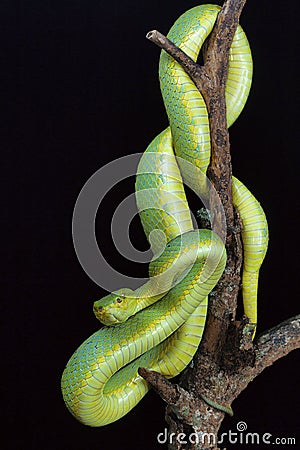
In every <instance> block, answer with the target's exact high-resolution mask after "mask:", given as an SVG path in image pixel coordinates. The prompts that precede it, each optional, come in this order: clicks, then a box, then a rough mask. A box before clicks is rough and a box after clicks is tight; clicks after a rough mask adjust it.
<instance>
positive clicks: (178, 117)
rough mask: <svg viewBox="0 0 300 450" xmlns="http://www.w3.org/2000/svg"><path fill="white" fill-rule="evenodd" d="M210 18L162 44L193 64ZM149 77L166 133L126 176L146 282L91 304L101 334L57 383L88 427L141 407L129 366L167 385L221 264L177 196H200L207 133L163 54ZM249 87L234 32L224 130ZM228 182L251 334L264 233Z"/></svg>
mask: <svg viewBox="0 0 300 450" xmlns="http://www.w3.org/2000/svg"><path fill="white" fill-rule="evenodd" d="M219 10H220V7H218V6H216V5H201V6H197V7H195V8H192V9H191V10H189V11H187V12H186V13H184V14H183V15H182V16H181V17H180V18H179V19H178V20H177V21H176V22H175V24H174V25H173V27H172V28H171V30H170V32H169V34H168V38H169V39H171V40H172V41H173V42H174V43H175V44H176V45H177V46H179V47H180V48H181V49H182V50H183V51H185V52H186V53H187V54H188V55H189V56H190V57H191V58H193V60H196V59H197V57H198V54H199V52H200V49H201V47H202V45H203V43H204V41H205V39H206V38H207V36H208V35H209V34H210V32H211V30H212V28H213V26H214V23H215V20H216V17H217V14H218V12H219ZM159 78H160V84H161V91H162V96H163V99H164V103H165V107H166V110H167V115H168V118H169V123H170V126H169V127H168V128H167V129H166V130H164V131H163V132H162V133H160V134H159V135H158V136H157V137H156V138H155V139H154V140H153V142H151V144H150V145H149V146H148V148H147V149H146V151H145V152H144V154H143V156H142V158H141V161H140V164H139V167H138V171H137V177H136V201H137V205H138V208H139V213H140V217H141V222H142V225H143V228H144V231H145V234H146V236H147V238H148V240H149V242H151V246H152V249H153V251H154V255H155V256H154V258H153V260H152V261H151V263H150V265H149V281H148V282H146V283H145V284H144V285H143V286H141V287H139V288H138V289H136V290H135V291H132V290H131V289H129V288H124V289H120V290H118V291H116V292H113V293H111V294H109V295H107V296H106V297H104V298H102V299H100V300H98V301H96V302H95V303H94V313H95V315H96V317H97V318H98V319H99V320H100V321H101V322H102V323H103V324H104V325H105V326H103V327H102V328H100V329H99V330H98V331H96V332H95V333H94V334H93V335H92V336H90V337H89V338H88V339H87V340H86V341H85V342H83V344H82V345H80V347H79V348H78V349H77V350H76V351H75V353H74V354H73V356H72V357H71V358H70V360H69V362H68V364H67V366H66V368H65V370H64V372H63V375H62V382H61V384H62V392H63V397H64V401H65V403H66V405H67V408H68V409H69V411H70V412H71V413H72V414H73V415H74V416H75V417H76V418H77V419H78V420H79V421H81V422H82V423H84V424H86V425H90V426H103V425H106V424H109V423H111V422H114V421H116V420H118V419H119V418H121V417H122V416H124V415H125V414H127V413H128V412H129V411H130V410H131V409H132V408H133V407H134V406H135V405H136V404H137V403H138V402H139V401H140V400H141V399H142V397H143V396H144V395H145V394H146V392H147V391H148V390H149V385H148V383H147V382H146V381H145V380H144V379H143V378H142V377H141V376H140V375H139V374H138V368H139V367H146V368H148V369H152V370H156V371H158V372H160V373H161V374H163V375H165V376H166V377H168V378H171V377H174V376H175V375H177V374H178V373H180V372H181V371H182V370H183V369H184V368H185V367H186V366H187V365H188V364H189V363H190V361H191V360H192V358H193V356H194V354H195V352H196V350H197V347H198V345H199V343H200V341H201V337H202V334H203V329H204V325H205V318H206V310H207V298H208V294H209V293H210V292H211V291H212V289H213V288H214V286H215V285H216V283H217V282H218V280H219V278H220V277H221V275H222V273H223V271H224V268H225V265H226V251H225V247H224V243H223V242H222V240H221V239H220V237H218V236H217V235H216V234H215V233H214V232H213V231H210V230H203V229H201V230H199V229H194V227H193V223H192V219H191V214H190V211H189V207H188V203H187V199H186V195H185V191H184V187H183V181H185V182H186V183H188V185H190V186H191V187H192V188H195V190H196V191H197V192H199V189H200V191H201V190H202V191H203V192H204V191H205V189H206V187H205V183H204V182H203V179H204V178H205V177H204V175H205V173H206V170H207V167H208V164H209V161H210V132H209V122H208V115H207V110H206V106H205V103H204V100H203V98H202V96H201V94H200V93H199V91H198V90H197V88H196V87H195V85H194V84H193V82H192V81H191V79H190V78H189V76H188V75H187V74H186V73H185V71H184V70H183V69H182V67H181V66H180V65H179V64H178V63H177V62H176V61H174V60H173V59H172V58H171V57H170V56H169V55H168V54H167V53H166V52H165V51H162V52H161V57H160V65H159ZM251 79H252V58H251V51H250V48H249V44H248V41H247V38H246V36H245V34H244V32H243V30H242V28H241V27H240V26H239V27H238V29H237V31H236V33H235V36H234V40H233V43H232V46H231V49H230V59H229V72H228V79H227V84H226V106H227V121H228V126H230V125H231V124H232V123H233V122H234V121H235V119H236V118H237V117H238V115H239V114H240V112H241V110H242V109H243V106H244V104H245V102H246V99H247V96H248V93H249V89H250V85H251ZM174 152H175V153H174ZM175 154H176V156H177V157H179V159H178V160H177V159H176V157H175ZM180 158H181V159H180ZM180 161H186V162H188V163H189V164H188V165H187V166H186V165H185V164H181V163H180ZM190 164H192V165H193V166H194V167H196V168H197V169H198V171H196V172H194V175H193V176H191V172H190V171H188V170H187V169H186V167H188V166H189V165H190ZM195 174H196V175H195ZM232 182H233V202H234V206H235V207H236V209H237V210H238V212H239V215H240V218H241V221H242V224H243V230H242V240H243V251H244V261H243V274H242V286H243V288H242V289H243V291H242V292H243V304H244V311H245V314H246V315H247V316H248V317H249V320H250V323H251V324H252V325H253V327H255V325H256V323H257V312H256V309H257V283H258V273H259V269H260V266H261V264H262V262H263V259H264V256H265V253H266V250H267V245H268V227H267V221H266V218H265V214H264V212H263V210H262V208H261V206H260V204H259V203H258V201H257V200H256V199H255V198H254V197H253V195H252V194H251V193H250V192H249V190H248V189H247V188H246V187H245V186H244V185H243V184H242V183H241V182H240V181H238V180H237V179H236V178H234V177H233V178H232ZM153 230H156V231H157V230H159V232H161V233H163V234H164V236H165V239H166V243H167V244H166V245H165V246H164V245H163V246H162V245H161V242H162V239H161V234H160V233H157V232H156V233H153Z"/></svg>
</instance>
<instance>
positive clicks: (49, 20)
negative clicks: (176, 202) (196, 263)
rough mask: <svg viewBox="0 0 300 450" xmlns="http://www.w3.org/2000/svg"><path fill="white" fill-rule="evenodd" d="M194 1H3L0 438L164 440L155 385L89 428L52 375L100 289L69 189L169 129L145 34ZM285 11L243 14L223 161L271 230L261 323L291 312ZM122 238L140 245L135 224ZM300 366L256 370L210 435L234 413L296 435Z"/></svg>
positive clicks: (75, 448) (295, 207) (294, 229)
mask: <svg viewBox="0 0 300 450" xmlns="http://www.w3.org/2000/svg"><path fill="white" fill-rule="evenodd" d="M220 3H221V2H219V4H220ZM196 4H197V2H194V1H184V2H183V1H182V2H179V1H176V2H174V1H170V0H166V1H164V2H162V1H157V0H152V1H151V2H150V1H144V2H139V1H137V0H134V1H129V0H123V1H120V0H111V1H109V2H103V1H101V0H98V1H94V0H88V1H78V0H73V1H67V0H60V1H53V0H51V1H50V0H43V1H30V0H28V1H26V2H22V1H19V2H13V1H2V2H1V7H0V17H1V27H0V29H1V43H2V46H3V51H2V56H4V63H3V64H1V66H2V68H1V70H2V75H3V74H4V75H5V78H4V82H2V83H1V88H0V89H1V99H2V100H1V103H2V105H3V106H4V117H3V120H2V125H5V126H4V130H3V131H2V133H1V134H2V137H3V138H4V139H3V143H2V145H1V155H2V157H1V160H2V162H3V164H2V176H1V178H2V182H3V188H2V193H3V194H4V202H3V207H2V219H1V222H2V224H3V225H4V227H5V229H4V232H3V234H2V236H3V243H4V252H3V255H4V256H3V258H2V260H3V271H2V274H3V277H1V278H2V282H1V285H2V286H1V290H2V295H1V297H2V300H1V319H2V322H3V325H2V329H3V331H4V337H3V339H2V342H3V344H4V346H3V347H4V348H3V350H2V358H1V359H2V360H3V361H4V357H5V363H3V368H2V373H3V381H2V383H1V388H2V390H3V392H2V394H1V410H2V414H3V420H5V421H6V423H7V426H6V430H7V431H8V441H7V443H6V444H5V447H4V446H3V445H1V447H2V448H6V449H23V448H26V449H27V448H28V449H34V450H35V449H51V450H52V449H72V450H84V449H87V448H101V449H102V448H103V449H106V448H107V449H108V448H109V449H111V450H115V449H131V450H135V449H141V448H145V449H159V448H164V447H163V446H162V445H159V444H157V442H156V435H157V433H158V432H161V431H163V429H164V427H165V423H164V405H163V404H162V401H161V400H160V399H159V398H158V397H157V396H156V395H155V394H154V393H153V392H150V393H149V394H148V395H147V396H146V397H145V399H144V400H143V401H142V402H140V404H139V405H138V406H137V407H136V408H135V409H134V410H133V411H132V412H131V413H130V414H128V415H127V416H126V417H125V418H123V419H122V420H120V421H118V422H117V423H114V424H111V425H109V426H107V427H104V428H99V429H97V428H96V429H93V428H89V427H85V426H83V425H81V424H80V423H78V422H77V421H76V420H75V419H74V418H73V417H72V416H71V415H70V414H69V413H68V411H67V410H66V408H65V406H64V403H63V400H62V397H61V393H60V376H61V372H62V370H63V368H64V365H65V364H66V362H67V360H68V358H69V356H70V355H71V353H72V352H73V351H74V349H75V348H76V347H77V346H78V345H79V344H80V343H81V342H82V341H83V340H84V339H85V338H87V337H88V336H89V335H90V334H91V333H92V332H94V331H95V330H96V328H97V322H96V320H95V318H94V316H93V314H92V302H93V300H94V299H95V298H99V297H101V296H102V295H103V294H104V293H105V292H104V291H103V290H101V289H100V288H99V287H98V286H97V285H96V284H95V283H93V282H92V281H91V280H90V279H89V278H88V276H87V275H86V274H85V272H84V271H83V270H82V268H81V266H80V264H79V263H78V260H77V258H76V255H75V252H74V249H73V245H72V236H71V220H72V212H73V207H74V204H75V201H76V198H77V196H78V194H79V191H80V189H81V188H82V186H83V184H84V183H85V182H86V180H87V179H88V178H89V177H90V176H91V175H92V174H93V173H94V172H95V171H96V170H97V169H99V168H100V167H101V166H103V165H104V164H106V163H107V162H109V161H112V160H114V159H115V158H117V157H120V156H124V155H127V154H131V153H136V152H141V151H143V150H144V149H145V148H146V146H147V145H148V143H149V142H150V141H151V140H152V138H153V137H154V136H155V135H157V134H158V133H159V132H160V131H161V130H162V129H163V128H164V127H165V126H166V125H167V119H166V114H165V112H164V106H163V103H162V99H161V95H160V92H159V84H158V76H157V68H158V57H159V50H158V49H157V48H156V47H155V46H154V45H153V44H151V43H150V42H148V41H147V40H146V39H145V34H146V32H147V31H149V30H151V29H153V28H157V29H159V30H160V31H161V32H163V33H167V31H168V29H169V28H170V26H171V25H172V23H173V22H174V21H175V20H176V18H177V17H178V16H179V15H180V14H181V13H182V12H183V11H185V10H186V9H188V8H190V7H192V6H195V5H196ZM298 17H299V7H298V2H297V1H296V0H291V1H289V2H284V1H281V2H275V1H272V2H270V1H269V0H260V1H254V2H251V1H249V2H248V4H247V5H246V7H245V9H244V12H243V15H242V19H241V23H242V25H243V27H244V29H245V31H246V33H247V36H248V38H249V41H250V44H251V47H252V51H253V58H254V64H255V66H254V80H253V86H252V90H251V94H250V97H249V100H248V102H247V105H246V107H245V109H244V111H243V113H242V115H241V116H240V118H239V119H238V121H237V122H236V123H235V124H234V125H233V126H232V129H231V131H230V136H231V145H232V159H233V168H234V174H235V175H236V176H237V177H238V178H239V179H241V180H242V181H243V182H244V183H245V184H246V186H248V188H249V189H250V190H252V192H253V193H254V194H255V195H256V196H257V197H258V198H259V200H260V201H261V203H262V205H263V207H264V209H265V211H266V214H267V217H268V221H269V226H270V246H269V251H268V255H267V257H266V260H265V263H264V265H263V269H262V272H261V280H260V292H259V329H258V333H259V332H261V331H263V330H264V329H266V328H269V327H271V326H274V325H275V324H277V323H278V322H280V321H282V320H284V319H286V318H288V317H290V316H292V315H295V314H296V313H298V312H299V307H298V301H299V282H298V277H299V276H298V267H297V258H296V255H297V250H298V251H299V245H298V244H299V238H298V218H299V217H298V216H299V200H298V195H299V194H298V170H299V151H298V148H297V147H298V145H297V144H298V139H297V138H298V135H297V122H298V118H299V113H298V111H299V102H298V103H297V101H298V99H299V96H298V95H297V94H298V93H297V86H298V85H297V81H298V79H299V60H298V52H297V44H298V40H297V27H298ZM132 191H133V180H129V181H128V183H125V184H123V185H122V186H120V188H119V190H118V189H116V190H114V191H113V193H112V194H111V195H110V197H108V199H107V201H106V202H104V204H103V205H102V206H101V208H102V209H101V211H100V212H99V214H100V215H101V218H105V217H107V218H108V219H107V223H109V217H110V214H111V213H112V211H113V208H114V207H115V206H116V205H117V204H118V201H119V200H120V198H123V197H124V196H126V195H127V194H129V193H131V192H132ZM99 214H98V215H99ZM99 220H100V219H99ZM101 220H102V219H101ZM106 228H107V230H106V231H107V236H106V235H104V236H102V235H101V236H99V235H98V239H99V242H100V245H101V243H102V244H103V246H104V248H105V252H106V255H107V256H108V258H110V262H111V263H112V265H114V263H115V264H116V266H117V267H121V268H122V267H123V268H124V270H126V271H127V273H128V274H129V275H130V274H133V275H136V274H137V273H142V271H143V270H144V268H141V269H139V266H138V265H137V264H134V263H132V264H130V263H128V262H126V261H124V262H123V263H122V262H121V263H120V262H119V259H120V257H119V256H118V254H117V253H114V250H113V249H111V251H110V248H111V247H112V246H113V244H112V242H111V241H110V238H109V235H108V226H107V227H106ZM133 234H134V235H136V234H139V235H140V236H141V237H138V238H137V239H136V243H137V245H140V246H143V245H144V240H143V239H144V238H143V233H142V230H141V229H140V228H138V222H136V223H135V227H134V229H133ZM139 270H140V272H138V271H139ZM298 370H299V355H298V354H297V353H296V352H294V353H292V354H290V355H289V356H287V357H286V358H284V359H282V360H281V361H279V362H277V363H276V364H275V365H274V367H273V368H271V369H267V370H266V371H265V372H264V373H263V374H262V375H261V376H260V377H259V378H257V379H256V380H255V382H253V383H252V384H251V385H250V386H249V388H248V389H247V391H245V392H244V393H243V394H242V395H241V396H240V397H239V399H238V400H237V401H235V402H234V404H233V407H234V410H235V416H234V417H233V418H226V420H225V421H224V424H223V428H222V429H223V431H226V430H228V429H229V428H231V429H232V430H233V431H234V430H235V429H236V423H237V422H238V421H240V420H244V421H245V422H246V423H247V424H248V430H249V431H255V432H261V433H265V432H269V433H272V434H273V435H274V436H284V437H288V436H292V437H293V436H296V433H297V430H299V416H300V414H299V408H298V411H296V406H297V403H298V405H299V387H298V386H299V383H298V382H299V375H298V373H299V372H298ZM2 439H4V438H3V437H2ZM298 445H299V444H298ZM232 448H242V446H241V445H240V446H237V445H235V446H232Z"/></svg>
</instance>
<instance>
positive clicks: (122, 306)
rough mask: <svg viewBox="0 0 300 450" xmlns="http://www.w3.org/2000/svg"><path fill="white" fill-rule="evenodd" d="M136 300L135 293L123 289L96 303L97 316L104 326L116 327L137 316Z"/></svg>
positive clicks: (94, 308)
mask: <svg viewBox="0 0 300 450" xmlns="http://www.w3.org/2000/svg"><path fill="white" fill-rule="evenodd" d="M135 310H136V298H135V297H134V291H133V290H131V289H128V288H122V289H119V290H118V291H115V292H112V293H111V294H109V295H106V296H105V297H102V298H101V299H100V300H97V301H95V302H94V306H93V311H94V314H95V316H96V317H97V319H98V320H100V322H101V323H103V324H104V325H115V324H117V323H122V322H125V321H126V320H127V319H128V318H129V317H130V316H132V315H133V314H135Z"/></svg>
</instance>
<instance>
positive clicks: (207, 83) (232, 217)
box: [140, 0, 300, 450]
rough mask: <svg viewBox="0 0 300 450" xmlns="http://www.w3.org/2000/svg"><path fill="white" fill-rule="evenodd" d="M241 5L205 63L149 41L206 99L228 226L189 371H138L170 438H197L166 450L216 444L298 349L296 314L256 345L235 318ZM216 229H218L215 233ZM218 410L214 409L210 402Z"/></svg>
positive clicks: (239, 1) (223, 16)
mask: <svg viewBox="0 0 300 450" xmlns="http://www.w3.org/2000/svg"><path fill="white" fill-rule="evenodd" d="M245 3H246V0H226V1H225V2H224V5H223V7H222V9H221V11H220V13H219V14H218V18H217V21H216V24H215V26H214V29H213V31H212V33H211V35H210V38H209V41H208V43H207V45H206V49H205V54H204V65H203V66H200V65H198V64H197V63H195V62H194V61H193V60H192V59H191V58H190V57H189V56H187V55H186V54H185V53H184V52H183V51H182V50H180V49H179V48H178V47H177V46H176V45H174V44H173V43H172V42H171V41H170V40H169V39H168V38H167V37H165V36H164V35H162V34H161V33H160V32H159V31H157V30H153V31H151V32H149V33H148V34H147V38H148V39H149V40H151V41H152V42H154V43H155V44H156V45H158V46H159V47H161V48H162V49H164V50H165V51H166V52H168V53H169V54H170V55H171V56H172V57H173V58H174V59H175V60H176V61H177V62H178V63H180V64H181V65H182V67H183V68H184V70H185V71H186V72H187V73H188V75H189V76H190V77H191V79H192V80H193V81H194V83H195V85H196V86H197V88H198V89H199V91H200V92H201V94H202V95H203V98H204V100H205V102H206V106H207V111H208V115H209V124H210V135H211V163H210V167H209V169H208V176H209V178H210V180H211V182H212V183H213V185H214V187H215V190H216V192H217V193H218V196H219V197H220V199H221V202H222V204H223V208H224V211H225V216H226V221H227V236H226V250H227V265H226V269H225V271H224V274H223V276H222V278H221V279H220V281H219V283H218V285H217V287H216V288H215V290H214V292H213V293H212V294H211V295H210V302H209V308H208V315H207V320H206V328H205V333H204V336H203V338H202V341H201V344H200V347H199V349H198V351H197V353H196V356H195V358H194V366H193V367H189V368H188V369H187V370H186V371H185V372H184V373H183V374H182V376H181V379H180V383H179V384H180V385H174V384H172V383H171V382H170V381H168V380H166V379H165V378H164V377H163V376H162V375H160V374H158V373H156V372H151V371H149V370H146V369H140V374H141V376H143V377H144V378H145V379H146V380H147V381H148V382H149V383H150V384H151V385H152V386H153V387H154V388H155V389H156V391H157V392H158V394H159V395H160V396H161V397H162V398H163V399H164V401H166V402H167V403H168V406H167V408H166V421H167V422H168V424H169V435H171V433H175V434H174V436H178V435H179V434H180V433H184V434H185V435H189V434H191V433H196V435H197V436H199V438H200V439H199V441H200V442H196V443H191V442H188V443H184V444H181V443H180V442H179V441H178V440H176V439H175V440H173V441H172V442H170V443H169V449H171V450H173V449H176V450H180V449H193V450H196V449H197V450H199V449H208V448H209V449H217V446H216V443H215V442H216V441H215V442H213V443H212V442H202V439H201V436H202V437H203V436H208V435H209V434H210V433H212V434H213V435H214V436H217V433H218V430H219V428H220V425H221V423H222V420H223V419H224V414H225V412H224V411H227V412H229V413H230V405H231V403H232V402H233V400H234V399H236V398H237V396H238V395H239V394H240V393H241V392H242V391H243V390H244V389H245V388H246V387H247V385H248V384H249V382H250V381H252V380H253V379H254V378H255V377H256V376H257V375H259V374H260V373H261V372H262V371H263V370H264V369H265V368H266V367H268V366H269V365H271V364H273V362H275V361H276V360H277V359H279V358H281V357H283V356H285V355H286V354H287V353H289V352H290V351H292V350H294V349H296V348H299V347H300V317H299V316H298V317H295V318H292V319H289V320H288V321H286V322H284V323H282V324H280V325H278V326H277V327H275V328H273V329H272V330H269V331H267V332H265V333H264V334H263V335H261V336H260V337H259V338H258V339H257V340H256V342H255V344H253V342H252V339H251V333H250V332H249V330H248V329H247V324H248V319H247V318H246V317H243V318H242V319H241V320H236V309H237V298H238V292H239V289H240V287H241V278H240V272H241V265H242V243H241V235H240V231H241V224H240V221H239V217H238V215H237V214H236V211H235V209H234V207H233V203H232V184H231V180H232V166H231V156H230V142H229V133H228V128H227V122H226V102H225V85H226V79H227V73H228V64H229V49H230V46H231V43H232V40H233V36H234V33H235V31H236V28H237V26H238V22H239V18H240V14H241V12H242V9H243V7H244V5H245ZM210 210H211V211H213V212H214V223H216V224H218V223H221V220H219V214H220V212H219V211H218V208H216V201H215V198H214V196H213V194H211V197H210ZM217 231H218V228H217ZM216 404H217V405H218V407H217V408H216V407H214V406H212V405H216Z"/></svg>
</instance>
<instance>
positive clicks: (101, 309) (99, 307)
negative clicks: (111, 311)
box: [95, 306, 103, 312]
mask: <svg viewBox="0 0 300 450" xmlns="http://www.w3.org/2000/svg"><path fill="white" fill-rule="evenodd" d="M95 309H96V311H97V312H101V311H103V306H97V307H96V308H95Z"/></svg>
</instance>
